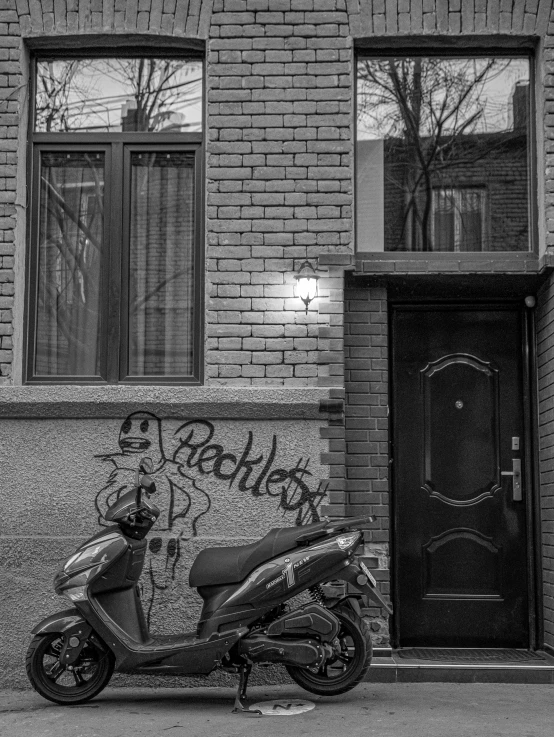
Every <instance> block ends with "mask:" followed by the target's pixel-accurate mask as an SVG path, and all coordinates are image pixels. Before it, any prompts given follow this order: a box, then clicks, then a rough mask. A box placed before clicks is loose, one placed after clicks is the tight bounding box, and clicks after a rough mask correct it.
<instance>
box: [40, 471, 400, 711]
mask: <svg viewBox="0 0 554 737" xmlns="http://www.w3.org/2000/svg"><path fill="white" fill-rule="evenodd" d="M152 470H153V467H152V462H151V461H150V459H148V458H143V459H142V460H141V462H140V464H139V468H138V469H137V472H136V482H135V487H134V488H132V489H131V490H130V491H128V492H126V493H125V494H123V495H122V496H120V497H119V499H118V500H117V501H116V502H115V503H114V504H113V505H112V506H111V507H110V508H109V509H108V511H107V513H106V514H105V519H106V521H107V522H111V523H113V524H112V525H111V526H109V527H107V528H104V529H103V530H102V531H100V532H98V534H96V535H94V536H93V537H91V538H90V540H88V541H87V542H85V543H83V544H82V545H81V546H80V547H79V548H78V550H77V551H76V552H75V553H74V554H73V555H72V556H71V557H70V558H68V559H67V560H66V561H65V562H64V564H63V566H62V567H61V569H60V570H59V571H58V573H57V574H56V576H55V579H54V588H55V591H56V593H57V594H59V595H61V596H64V597H66V598H67V599H69V600H70V601H71V603H72V605H73V606H72V608H71V609H66V610H64V611H61V612H59V613H57V614H54V615H52V616H50V617H47V618H46V619H44V620H43V621H42V622H41V623H40V624H38V625H37V626H36V627H34V629H33V631H32V633H33V635H34V637H33V639H32V641H31V644H30V645H29V649H28V652H27V661H26V664H27V674H28V676H29V679H30V681H31V684H32V685H33V687H34V688H35V689H36V690H37V691H38V693H39V694H41V696H43V697H44V698H46V699H49V700H50V701H54V702H56V703H58V704H81V703H83V702H85V701H88V700H89V699H91V698H93V697H94V696H96V695H97V694H98V693H100V691H101V690H102V689H103V688H104V687H105V686H106V685H107V683H108V682H109V680H110V678H111V676H112V673H113V672H114V670H115V671H117V672H120V673H136V674H138V673H152V674H156V675H160V674H168V675H183V676H187V675H199V674H208V673H211V672H212V671H213V670H215V669H222V670H224V671H227V672H232V673H238V674H239V676H240V678H239V684H238V691H237V695H236V698H235V706H234V709H233V712H234V713H236V712H244V711H247V712H249V713H252V712H251V711H249V710H248V708H247V706H246V705H245V699H246V689H247V683H248V676H249V674H250V671H251V669H252V666H253V664H255V663H258V664H269V663H282V664H284V665H285V667H286V669H287V671H288V673H289V674H290V676H291V677H292V679H293V680H294V681H295V682H296V683H297V684H298V685H300V686H302V688H304V689H306V690H307V691H310V692H311V693H314V694H320V695H327V696H332V695H335V694H340V693H344V692H345V691H349V690H350V689H352V688H354V687H355V686H356V685H357V684H358V683H359V682H360V681H361V680H362V679H363V677H364V675H365V673H366V672H367V669H368V668H369V665H370V662H371V656H372V645H371V637H370V632H369V628H368V626H367V624H366V623H365V622H364V620H363V619H362V616H361V609H360V599H361V598H362V596H364V595H365V596H368V597H369V598H370V599H371V600H372V601H373V602H374V603H375V604H376V605H377V606H380V607H383V608H384V609H385V610H386V611H388V612H389V613H390V609H389V607H388V605H387V603H386V602H385V601H384V600H383V598H382V597H381V595H380V593H379V591H378V589H377V584H376V581H375V578H374V577H373V575H372V574H371V571H370V570H369V569H368V568H367V566H366V565H365V564H364V563H363V561H360V560H358V559H356V558H355V552H356V549H357V548H358V546H359V545H360V543H361V541H362V532H361V531H360V528H361V527H363V526H364V525H365V524H367V523H368V522H372V521H373V520H374V518H373V517H358V518H353V519H341V520H338V521H332V522H329V521H323V522H318V523H316V524H310V525H305V526H302V527H291V528H289V527H285V528H276V529H273V530H271V531H270V532H268V533H267V535H266V536H265V537H263V538H262V539H261V540H259V541H258V542H255V543H252V544H250V545H242V546H238V547H229V548H223V547H221V548H206V549H205V550H202V551H201V552H200V553H199V555H198V556H197V557H196V559H195V561H194V563H193V565H192V567H191V570H190V575H189V584H190V586H191V587H193V588H196V589H197V590H198V593H199V594H200V596H201V597H202V599H203V602H204V604H203V608H202V612H201V615H200V621H199V622H198V626H197V629H196V632H185V633H183V634H177V635H151V634H150V632H149V631H148V627H147V625H146V621H145V617H144V614H143V610H142V606H141V601H140V594H139V588H138V585H137V584H138V581H139V578H140V575H141V572H142V568H143V564H144V557H145V553H146V547H147V541H146V539H145V537H146V535H147V533H148V532H149V531H150V529H151V528H152V527H153V526H154V524H155V522H156V520H157V518H158V516H159V514H160V510H159V509H158V507H156V505H155V504H153V503H152V502H151V500H150V496H151V495H152V494H153V493H154V492H155V490H156V487H155V483H154V481H153V480H152V478H151V477H150V476H149V474H150V473H152ZM330 581H331V582H332V584H331V585H330V586H329V585H328V586H325V585H324V584H325V583H326V582H330ZM336 582H340V583H341V586H337V583H336ZM343 582H345V583H346V584H348V586H347V587H344V586H342V583H343ZM341 587H342V588H341ZM303 592H308V593H309V595H310V596H311V599H312V600H311V601H308V602H307V603H301V604H300V605H297V606H291V605H290V604H287V602H288V601H289V600H290V599H292V598H293V597H296V596H298V594H301V593H303ZM337 592H338V593H337ZM304 598H307V597H306V596H305V597H304Z"/></svg>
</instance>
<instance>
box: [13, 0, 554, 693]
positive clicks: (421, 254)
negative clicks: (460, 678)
mask: <svg viewBox="0 0 554 737" xmlns="http://www.w3.org/2000/svg"><path fill="white" fill-rule="evenodd" d="M553 60H554V7H553V6H552V2H551V0H2V2H0V190H1V191H0V209H1V215H0V254H1V258H2V263H1V268H0V339H1V348H0V372H1V376H2V385H1V386H0V417H1V418H2V425H1V427H2V430H3V432H2V439H3V442H2V446H1V458H2V463H1V468H2V476H3V489H4V494H3V504H4V507H5V511H4V514H3V515H2V517H3V519H2V528H1V532H0V544H1V547H2V563H1V565H0V576H1V580H2V583H3V591H4V595H3V597H2V604H1V605H0V607H1V609H0V610H1V611H2V621H3V622H5V623H6V626H5V627H4V630H3V635H2V637H3V644H2V655H3V661H4V662H5V663H6V666H5V668H4V670H3V679H4V685H6V686H7V685H11V684H13V683H21V684H23V683H24V682H25V676H24V668H23V658H22V657H21V652H22V651H23V648H24V647H25V645H26V642H27V640H28V636H29V632H30V629H31V626H32V624H33V623H34V622H35V621H36V620H37V619H38V618H39V617H40V616H42V615H46V614H48V613H50V612H53V611H56V610H57V609H59V608H60V602H59V601H58V600H57V597H56V596H55V595H54V594H53V592H52V591H51V580H52V575H53V573H54V570H55V568H56V566H57V565H58V563H59V561H60V560H61V559H62V558H64V557H65V556H67V555H68V554H69V553H70V552H71V550H73V549H74V548H75V547H76V546H77V544H78V543H79V542H80V541H81V540H82V539H83V538H84V537H86V536H87V535H88V534H89V533H90V531H91V529H92V528H93V527H94V525H96V524H97V523H98V522H100V523H102V513H103V511H105V509H106V504H107V503H108V501H109V499H110V498H111V499H113V498H114V495H116V494H117V493H119V491H120V490H121V489H123V488H125V487H126V486H127V485H128V484H129V483H132V474H133V473H134V469H135V468H136V465H137V461H138V459H139V458H140V457H141V456H142V455H149V456H151V457H152V459H153V461H154V465H155V469H156V471H155V477H156V482H157V485H158V488H159V497H158V504H159V506H161V507H162V508H163V509H165V513H164V514H163V515H162V517H161V518H160V521H159V522H158V526H157V532H156V534H155V535H154V537H153V539H152V541H151V543H150V548H149V557H148V560H147V566H146V570H145V575H144V590H143V601H144V606H145V609H146V611H147V615H148V617H149V621H150V623H151V626H152V627H155V628H156V629H157V630H158V631H180V630H182V629H183V627H184V628H190V627H193V626H194V620H195V617H196V615H197V614H198V611H199V604H200V600H199V598H198V597H195V595H194V594H193V593H191V592H189V591H188V590H187V585H186V581H187V576H188V570H189V569H190V566H191V563H192V560H193V559H194V556H195V554H196V553H197V552H198V551H199V550H200V549H202V548H203V547H206V546H208V545H217V544H223V545H226V544H233V543H235V544H242V543H245V542H250V541H251V540H253V539H256V538H258V537H260V536H261V535H262V534H265V532H267V531H268V530H269V529H270V528H271V527H276V526H286V525H293V524H307V523H309V522H311V521H317V520H318V519H320V517H321V516H322V515H331V516H348V515H350V516H359V515H365V514H373V515H375V517H376V521H375V522H374V523H371V524H368V525H367V529H366V530H365V532H364V551H363V556H364V560H365V561H366V563H367V564H368V565H369V566H370V567H371V568H372V569H373V571H374V574H375V577H376V578H377V579H378V582H379V586H380V589H381V591H382V593H384V594H385V595H387V596H388V597H390V600H391V602H392V605H393V607H394V615H393V617H392V618H390V619H389V617H388V616H387V615H386V613H385V612H384V611H380V610H378V609H374V608H369V609H366V610H365V612H364V613H365V616H367V617H368V618H369V619H370V626H371V629H372V632H373V634H374V643H375V644H376V645H377V646H380V647H382V648H390V647H395V648H396V647H409V646H413V645H421V646H439V647H441V646H456V647H476V646H479V647H505V646H508V647H518V648H524V649H526V648H530V649H536V648H546V649H549V648H551V649H553V652H554V588H553V586H554V573H553V570H554V556H553V547H552V543H553V540H554V537H553V535H554V528H553V524H554V523H553V521H552V514H553V513H552V509H553V507H554V505H553V501H552V500H553V499H554V486H553V480H552V468H553V463H554V460H553V459H554V442H553V441H552V438H553V437H554V435H553V433H554V412H553V406H554V405H553V399H552V396H553V395H552V390H551V387H552V386H553V376H554V361H553V346H554V338H553V331H552V324H553V322H552V315H553V311H554V283H553V281H552V280H553V277H552V268H553V266H554V250H553V249H554V217H553V212H554V195H553V194H552V191H553V189H554V185H553V183H552V182H553V181H554V175H553V172H554V169H553V162H554V158H553V157H554V146H553V144H552V143H551V141H552V140H553V139H554V118H553V112H554V107H553V105H554V103H553V102H552V100H553V99H554V92H553V90H554V77H553V74H552V72H553V64H554V61H553ZM166 61H167V64H166V65H165V66H164V62H166ZM155 64H158V66H155ZM110 65H111V66H110ZM133 65H135V66H133ZM171 65H173V66H171ZM145 69H146V71H145ZM160 69H162V71H161V72H160ZM129 70H130V71H129ZM122 74H123V77H124V83H122V82H121V80H122V76H121V75H122ZM156 74H158V75H159V74H162V77H160V76H158V77H156ZM163 74H165V75H166V76H165V77H163ZM179 74H182V75H183V76H182V78H181V77H179ZM125 75H126V76H125ZM148 75H149V76H148ZM172 75H173V76H172ZM383 75H384V76H383ZM402 75H404V76H402ZM145 80H146V81H145ZM152 80H153V83H152V84H153V86H150V87H149V86H148V85H149V84H150V82H152ZM156 80H157V81H156ZM160 80H161V81H160ZM171 80H180V81H179V82H178V84H177V83H176V84H175V85H174V86H180V87H182V88H183V89H184V90H185V93H184V97H183V99H182V100H181V102H180V103H179V104H177V103H175V105H173V98H172V95H173V92H169V90H173V87H172V83H171ZM164 84H165V87H164ZM114 85H115V86H117V85H120V87H121V89H120V88H118V89H115V87H114ZM121 85H122V86H121ZM425 85H427V86H425ZM114 90H115V91H114ZM160 90H161V91H162V93H163V94H161V96H160V94H159V93H160ZM143 92H144V94H145V97H144V98H143V97H141V94H142V93H143ZM456 96H457V97H456ZM172 105H173V107H172ZM149 106H150V107H149ZM426 106H427V107H426ZM441 116H442V117H441ZM93 118H94V120H93ZM414 131H415V132H414ZM306 260H308V261H309V262H310V264H311V265H312V266H313V267H314V268H315V269H316V270H317V273H318V275H319V280H318V296H317V298H316V299H314V300H313V301H312V302H311V303H310V304H309V305H308V306H307V308H305V306H304V304H303V303H302V302H301V301H300V299H299V298H298V296H297V293H296V291H295V285H296V279H295V276H296V275H297V273H298V271H299V269H300V268H301V267H302V265H303V264H304V262H305V261H306ZM15 612H17V613H18V616H17V617H16V616H14V613H15ZM183 623H184V624H183Z"/></svg>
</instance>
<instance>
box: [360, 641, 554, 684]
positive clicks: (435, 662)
mask: <svg viewBox="0 0 554 737" xmlns="http://www.w3.org/2000/svg"><path fill="white" fill-rule="evenodd" d="M407 650H408V648H406V649H405V650H386V649H385V648H379V649H377V648H376V652H375V657H374V658H373V660H372V661H371V667H370V668H369V671H368V674H367V676H366V681H369V682H373V683H394V682H398V683H416V682H438V683H440V682H443V683H554V657H552V655H550V654H549V653H545V652H543V651H538V652H536V653H535V652H534V651H525V650H518V651H517V653H518V655H519V657H518V660H517V662H494V663H491V662H484V661H483V659H482V658H483V656H488V655H490V654H491V653H493V652H494V651H493V650H492V649H482V650H481V652H480V653H479V656H481V657H479V656H478V657H476V658H475V659H469V658H466V657H464V662H447V661H445V660H443V659H439V658H437V659H430V658H426V659H419V658H412V657H409V658H407V657H405V656H406V653H407ZM436 650H437V655H439V656H440V657H442V656H443V653H442V652H439V651H441V650H442V649H441V648H436ZM448 650H449V652H450V651H451V649H450V648H449V649H448ZM475 650H477V648H472V649H471V651H475ZM400 652H402V655H400V654H399V653H400ZM466 653H468V651H465V653H464V650H462V649H461V648H460V654H464V656H465V654H466ZM525 654H528V655H529V657H528V659H524V655H525ZM537 656H539V657H540V659H537Z"/></svg>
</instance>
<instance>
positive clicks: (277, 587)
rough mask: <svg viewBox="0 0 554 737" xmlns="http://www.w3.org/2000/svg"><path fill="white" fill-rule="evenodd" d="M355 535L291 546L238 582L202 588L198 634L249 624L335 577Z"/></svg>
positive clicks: (200, 590) (346, 560)
mask: <svg viewBox="0 0 554 737" xmlns="http://www.w3.org/2000/svg"><path fill="white" fill-rule="evenodd" d="M352 537H353V536H352V535H349V536H345V535H336V536H334V537H332V538H330V539H327V540H325V541H323V542H320V543H319V544H317V545H316V544H313V545H310V546H301V547H297V548H294V549H292V550H289V551H288V552H286V553H284V554H283V555H280V556H278V557H276V558H272V559H271V560H268V561H266V562H265V563H263V564H262V565H260V566H258V567H257V568H255V569H254V571H252V573H250V575H249V576H248V577H247V578H246V579H245V581H244V582H241V583H239V584H234V585H231V586H206V587H201V588H199V589H198V592H199V594H200V595H201V596H202V598H203V599H204V607H203V609H202V614H201V617H200V622H199V627H198V634H199V636H201V637H208V636H210V635H211V634H213V633H214V632H219V631H225V630H226V629H234V628H237V627H242V626H247V625H249V624H251V623H252V622H255V621H256V620H257V619H259V618H260V617H262V616H263V615H264V614H266V613H267V612H269V611H271V610H272V609H275V608H276V607H278V606H279V605H280V604H283V603H284V602H285V601H287V600H288V599H290V598H291V597H293V596H296V595H298V594H300V593H302V591H305V590H306V589H307V588H309V587H311V586H314V585H316V584H318V583H321V582H322V581H326V580H329V578H333V577H336V576H337V575H338V574H339V573H340V571H341V570H342V569H343V568H344V567H345V566H347V565H349V562H350V560H349V555H350V553H351V552H352V550H353V548H355V547H356V545H357V542H355V543H352V542H351V543H350V544H349V545H348V546H346V544H345V542H346V540H347V538H348V539H351V538H352ZM359 537H361V535H360V534H358V539H359Z"/></svg>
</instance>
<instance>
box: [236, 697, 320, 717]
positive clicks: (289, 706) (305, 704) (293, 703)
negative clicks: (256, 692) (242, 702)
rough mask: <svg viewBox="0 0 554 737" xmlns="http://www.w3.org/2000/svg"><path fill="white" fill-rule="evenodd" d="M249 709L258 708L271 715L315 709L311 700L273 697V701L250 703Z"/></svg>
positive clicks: (291, 713) (286, 715) (285, 714)
mask: <svg viewBox="0 0 554 737" xmlns="http://www.w3.org/2000/svg"><path fill="white" fill-rule="evenodd" d="M249 709H250V711H254V709H258V710H259V711H261V712H262V714H266V715H267V716H272V717H291V716H294V715H295V714H303V713H304V712H305V711H311V710H312V709H315V704H314V703H313V701H306V700H305V699H275V700H273V701H258V703H257V704H251V706H250V707H249Z"/></svg>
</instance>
